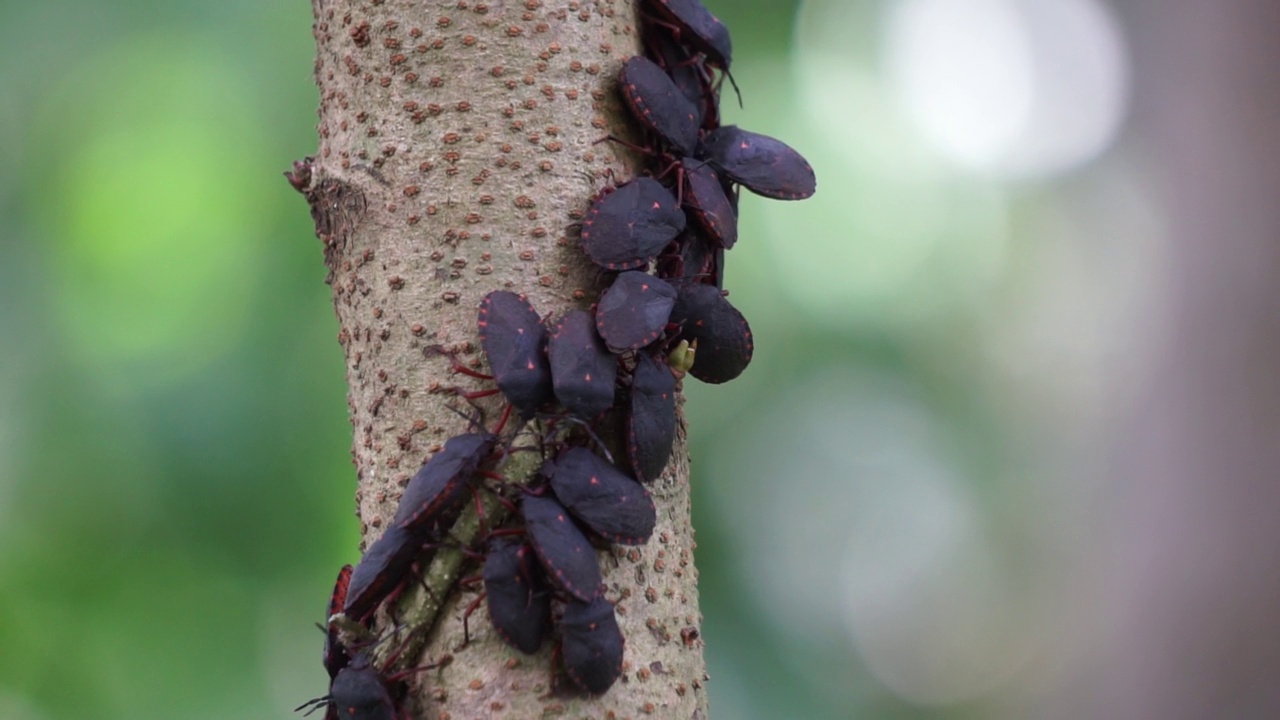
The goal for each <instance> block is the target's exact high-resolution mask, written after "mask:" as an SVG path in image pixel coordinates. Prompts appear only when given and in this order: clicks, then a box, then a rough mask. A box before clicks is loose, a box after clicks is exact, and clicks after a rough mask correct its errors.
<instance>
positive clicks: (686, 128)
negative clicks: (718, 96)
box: [618, 55, 699, 155]
mask: <svg viewBox="0 0 1280 720" xmlns="http://www.w3.org/2000/svg"><path fill="white" fill-rule="evenodd" d="M618 88H619V89H620V90H621V91H622V98H623V100H625V101H626V103H627V106H628V107H629V108H631V114H632V115H633V116H635V119H636V120H637V121H639V123H640V124H641V125H643V126H645V127H646V128H648V129H649V130H652V131H653V132H654V133H656V134H657V135H658V137H660V138H662V139H663V140H664V141H665V142H666V143H667V144H668V145H671V146H672V147H675V148H676V149H677V150H679V151H680V152H681V153H683V154H685V155H690V154H692V153H693V151H694V149H695V148H696V146H697V144H698V123H699V113H698V108H697V106H696V105H694V104H693V103H691V102H689V99H688V98H686V97H685V96H684V93H682V92H681V91H680V88H678V87H676V84H675V82H674V81H673V80H672V79H671V77H670V76H668V75H667V73H666V72H664V71H663V69H662V68H660V67H658V65H657V64H656V63H654V62H653V61H652V60H650V59H649V58H646V57H643V56H640V55H637V56H635V57H631V58H628V59H627V61H626V62H624V63H623V64H622V69H621V70H620V71H619V72H618Z"/></svg>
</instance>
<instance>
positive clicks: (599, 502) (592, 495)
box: [551, 373, 674, 545]
mask: <svg viewBox="0 0 1280 720" xmlns="http://www.w3.org/2000/svg"><path fill="white" fill-rule="evenodd" d="M668 374H670V373H668ZM672 417H673V418H674V415H673V416H672ZM667 449H668V451H670V449H671V448H670V445H669V444H668V447H667ZM551 489H552V490H553V491H555V494H556V498H557V499H559V500H560V502H561V503H563V504H564V506H565V507H566V508H568V509H569V512H571V513H573V515H574V517H576V518H578V519H579V520H581V521H582V522H583V524H585V525H586V526H587V527H589V528H591V530H592V531H593V532H595V533H596V534H597V535H600V536H601V537H603V538H604V539H606V540H608V541H610V542H615V543H618V544H620V545H643V544H644V543H646V542H648V541H649V536H650V535H652V534H653V526H654V523H655V522H657V519H658V512H657V510H656V509H655V508H654V506H653V498H651V497H649V491H648V490H645V489H644V487H643V486H642V485H640V483H638V482H636V481H635V480H633V479H631V478H629V477H627V476H626V475H625V474H623V472H622V471H621V470H619V469H618V468H616V467H614V466H613V465H612V464H610V463H609V462H608V461H606V460H605V459H604V458H602V457H600V456H599V455H596V454H595V453H593V452H591V451H590V450H588V449H587V448H584V447H574V448H569V449H568V450H566V451H564V452H563V453H561V454H560V457H558V458H556V465H555V472H554V473H552V474H551Z"/></svg>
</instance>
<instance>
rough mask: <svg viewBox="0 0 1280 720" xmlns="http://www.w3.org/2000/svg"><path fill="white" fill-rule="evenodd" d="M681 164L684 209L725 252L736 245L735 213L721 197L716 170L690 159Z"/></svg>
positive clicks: (730, 205)
mask: <svg viewBox="0 0 1280 720" xmlns="http://www.w3.org/2000/svg"><path fill="white" fill-rule="evenodd" d="M681 164H682V165H683V167H684V178H685V189H684V204H685V207H687V208H689V209H690V211H692V214H693V217H694V219H695V220H697V221H698V224H699V225H701V226H702V227H704V228H706V230H707V233H708V234H710V236H711V238H712V239H713V240H715V241H717V242H718V243H719V244H720V246H721V247H723V248H725V249H726V250H728V249H729V248H732V247H733V245H734V243H736V242H738V213H737V211H736V210H735V209H734V207H733V204H732V203H731V202H730V201H729V197H728V196H727V195H725V192H724V187H723V186H722V185H721V184H720V178H719V176H717V175H716V171H715V170H712V169H711V166H710V165H708V164H706V163H701V162H698V161H697V160H694V159H692V158H685V159H684V161H683V162H682V163H681Z"/></svg>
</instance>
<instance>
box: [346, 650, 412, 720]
mask: <svg viewBox="0 0 1280 720" xmlns="http://www.w3.org/2000/svg"><path fill="white" fill-rule="evenodd" d="M329 702H330V703H331V707H332V708H334V709H336V710H337V717H339V718H342V719H343V720H348V719H349V720H396V718H397V717H398V716H399V714H400V713H399V712H398V710H397V709H396V703H395V700H394V699H393V698H392V697H391V692H390V691H389V690H387V686H386V684H385V683H384V682H383V681H382V676H381V675H380V674H378V671H377V669H376V668H374V667H373V666H372V665H371V664H370V663H369V658H368V657H366V656H365V655H364V654H363V653H361V654H359V655H356V657H355V658H354V659H353V660H352V661H351V664H350V665H348V666H347V667H346V668H345V669H343V671H342V672H340V673H338V676H337V677H335V678H334V679H333V683H332V684H330V685H329Z"/></svg>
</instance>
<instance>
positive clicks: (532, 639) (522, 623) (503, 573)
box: [484, 538, 551, 655]
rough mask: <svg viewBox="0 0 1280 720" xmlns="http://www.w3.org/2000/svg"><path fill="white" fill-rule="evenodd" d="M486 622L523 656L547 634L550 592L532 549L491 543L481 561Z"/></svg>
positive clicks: (506, 540) (507, 541)
mask: <svg viewBox="0 0 1280 720" xmlns="http://www.w3.org/2000/svg"><path fill="white" fill-rule="evenodd" d="M484 589H485V594H486V599H487V602H488V604H489V618H490V620H491V621H492V622H493V627H494V629H496V630H497V631H498V635H499V636H500V637H501V638H502V639H503V641H505V642H506V643H507V644H508V645H510V646H511V647H513V648H515V649H517V650H519V651H520V652H522V653H525V654H526V655H532V654H533V653H535V652H537V651H538V647H539V646H541V645H542V641H543V640H544V639H545V638H546V637H547V635H548V634H550V632H551V590H550V588H548V587H547V583H546V579H545V577H544V575H543V573H542V566H541V565H539V563H538V559H537V557H536V556H535V555H534V552H533V548H532V547H531V546H529V545H528V544H527V543H525V542H523V541H521V540H515V539H512V538H501V539H497V540H494V541H493V544H492V545H491V546H490V548H489V554H488V555H487V556H485V561H484Z"/></svg>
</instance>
